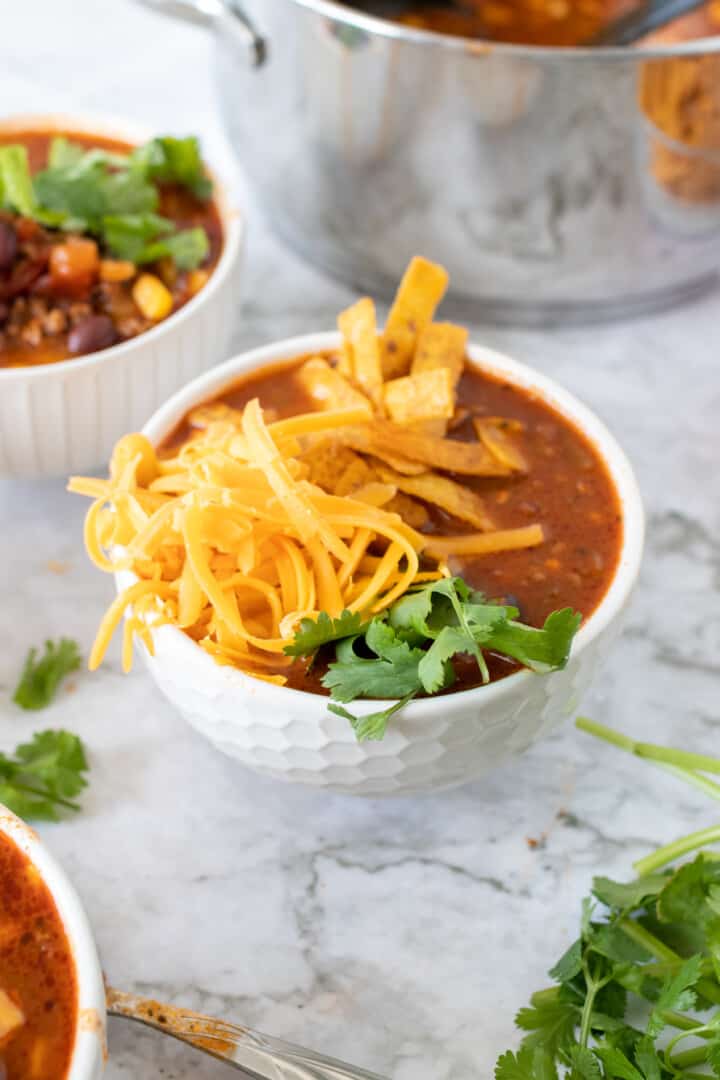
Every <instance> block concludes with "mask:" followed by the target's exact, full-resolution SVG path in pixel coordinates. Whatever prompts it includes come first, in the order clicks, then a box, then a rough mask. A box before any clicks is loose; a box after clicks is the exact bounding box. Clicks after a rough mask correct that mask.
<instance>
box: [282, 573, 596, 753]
mask: <svg viewBox="0 0 720 1080" xmlns="http://www.w3.org/2000/svg"><path fill="white" fill-rule="evenodd" d="M518 615H519V612H518V610H517V608H515V607H512V606H510V605H506V604H493V603H488V602H487V600H486V599H485V597H484V596H483V595H482V594H481V593H477V592H473V590H472V589H471V588H470V586H469V585H468V584H467V583H466V582H465V581H463V579H462V578H459V577H453V578H444V579H441V580H439V581H433V582H430V583H428V584H426V585H422V586H421V587H419V588H416V589H413V590H411V591H410V592H408V593H406V594H405V596H403V597H402V598H401V599H400V600H398V601H397V602H396V603H395V604H394V605H393V606H392V607H391V608H390V609H389V610H388V611H387V612H384V613H383V614H382V615H376V616H375V617H373V618H370V619H364V618H363V616H361V615H360V614H358V613H354V612H350V611H344V612H343V613H342V614H341V615H340V616H339V617H338V618H336V619H332V618H331V617H330V616H329V615H328V614H327V613H326V612H321V614H320V615H319V617H318V619H317V620H316V621H315V620H311V619H303V620H302V622H301V624H300V628H299V630H298V632H297V633H296V635H295V638H294V640H293V642H292V643H291V644H290V645H288V646H287V647H286V648H285V652H286V654H287V655H288V656H295V657H297V656H304V657H308V658H310V659H311V660H314V659H315V657H316V655H317V653H318V652H319V650H321V649H322V650H324V651H325V652H326V653H327V654H328V655H329V663H328V668H327V671H326V673H325V674H324V675H323V678H322V682H323V685H324V686H325V687H326V688H327V689H328V690H330V693H331V697H332V699H333V701H332V702H331V704H330V705H329V709H330V711H331V712H334V713H336V714H337V715H338V716H342V717H344V718H345V719H346V720H349V721H350V723H351V724H352V726H353V729H354V731H355V733H356V735H357V737H358V739H359V740H361V741H362V740H365V739H382V738H383V736H384V735H385V732H386V730H387V725H388V722H389V720H390V719H391V717H392V716H394V715H395V714H396V713H397V712H398V711H399V710H400V709H401V708H403V707H404V706H405V705H406V704H407V703H408V702H409V701H411V700H412V699H413V698H414V697H416V696H417V695H418V694H437V693H439V692H440V691H441V690H446V689H448V688H449V687H451V686H452V685H453V683H454V682H455V679H456V673H455V667H454V664H453V660H454V659H455V658H456V657H457V656H460V655H465V654H467V655H469V656H471V657H473V658H474V659H475V662H476V663H477V666H478V670H479V672H480V678H481V681H482V682H483V683H487V682H489V679H490V674H489V671H488V666H487V662H486V660H485V656H484V653H485V652H486V651H492V652H496V653H500V654H502V655H503V656H506V657H509V658H510V659H513V660H516V661H518V662H519V663H520V664H523V665H524V666H525V667H528V668H530V669H531V670H532V671H535V672H538V673H546V672H549V671H556V670H558V669H560V668H563V667H564V666H565V665H566V664H567V661H568V657H569V655H570V648H571V645H572V641H573V638H574V636H575V634H576V632H577V630H578V627H579V626H580V622H581V616H580V615H579V614H577V613H576V612H573V611H572V610H571V609H570V608H566V609H565V610H563V611H556V612H553V614H552V615H550V616H549V617H548V619H547V620H546V621H545V625H544V626H543V627H542V628H539V629H538V628H535V627H531V626H526V625H525V624H523V623H521V622H519V621H518ZM359 698H381V699H382V698H385V699H390V700H393V699H398V700H393V704H390V705H388V706H387V708H385V709H381V710H379V711H378V712H375V713H372V714H370V715H365V716H355V715H354V714H353V713H351V712H349V711H348V710H347V709H344V708H342V707H341V706H342V705H346V704H348V703H350V702H352V701H355V700H357V699H359ZM335 703H340V704H335Z"/></svg>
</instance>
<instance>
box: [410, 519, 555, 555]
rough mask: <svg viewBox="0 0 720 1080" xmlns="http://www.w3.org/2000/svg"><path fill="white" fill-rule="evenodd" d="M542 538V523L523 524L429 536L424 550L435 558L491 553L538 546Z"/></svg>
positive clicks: (543, 535) (543, 537)
mask: <svg viewBox="0 0 720 1080" xmlns="http://www.w3.org/2000/svg"><path fill="white" fill-rule="evenodd" d="M544 539H545V534H544V533H543V528H542V525H523V526H522V527H521V528H519V529H498V530H497V531H496V532H488V533H466V534H465V535H464V536H429V537H428V539H427V544H426V545H425V551H426V553H427V554H428V555H433V556H435V557H437V558H443V557H446V556H448V555H493V554H494V553H495V552H498V551H518V550H520V549H521V548H529V547H538V545H540V544H542V543H543V541H544Z"/></svg>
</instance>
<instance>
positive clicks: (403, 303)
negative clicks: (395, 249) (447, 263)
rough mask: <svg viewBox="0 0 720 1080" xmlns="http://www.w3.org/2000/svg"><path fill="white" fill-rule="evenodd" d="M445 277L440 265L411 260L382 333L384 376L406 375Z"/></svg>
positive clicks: (445, 281)
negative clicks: (419, 337)
mask: <svg viewBox="0 0 720 1080" xmlns="http://www.w3.org/2000/svg"><path fill="white" fill-rule="evenodd" d="M448 280H449V278H448V273H447V270H445V269H444V268H443V267H442V266H438V265H437V264H436V263H431V262H429V261H428V260H427V259H423V258H421V257H419V256H416V257H415V258H414V259H412V260H411V262H410V265H409V266H408V268H407V270H406V271H405V274H404V276H403V279H402V281H401V282H400V288H399V289H398V292H397V296H396V297H395V302H394V303H393V306H392V308H391V310H390V314H389V315H388V320H387V324H386V326H385V333H384V334H383V341H382V370H383V375H384V376H385V378H386V379H395V378H397V377H398V376H399V375H407V373H408V371H409V370H410V363H411V361H412V358H413V353H414V352H415V345H416V343H417V339H418V336H419V334H421V333H422V331H423V330H424V329H425V327H426V326H427V325H428V323H429V322H430V321H431V320H432V317H433V315H434V314H435V308H436V307H437V306H438V304H439V303H440V301H441V300H442V298H443V296H444V295H445V292H446V290H447V287H448Z"/></svg>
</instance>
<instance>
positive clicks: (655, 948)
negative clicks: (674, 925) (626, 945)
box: [618, 918, 682, 964]
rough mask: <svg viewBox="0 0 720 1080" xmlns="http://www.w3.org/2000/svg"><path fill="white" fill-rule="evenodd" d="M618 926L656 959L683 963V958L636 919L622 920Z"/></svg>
mask: <svg viewBox="0 0 720 1080" xmlns="http://www.w3.org/2000/svg"><path fill="white" fill-rule="evenodd" d="M618 926H619V927H620V929H621V930H622V932H623V933H624V934H625V935H626V936H627V937H629V938H630V940H631V941H634V942H635V943H636V944H637V945H640V947H641V948H643V949H645V951H646V952H649V953H650V955H651V956H654V957H656V959H658V960H661V961H665V962H667V963H675V964H680V963H682V957H681V956H679V955H678V954H677V953H676V952H673V950H672V949H671V948H670V947H669V945H666V944H665V943H664V942H663V941H660V939H659V938H656V937H655V935H654V934H651V933H650V931H649V930H646V929H645V927H644V926H641V925H640V923H639V922H636V921H635V920H634V919H628V918H626V919H620V921H619V922H618Z"/></svg>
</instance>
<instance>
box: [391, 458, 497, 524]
mask: <svg viewBox="0 0 720 1080" xmlns="http://www.w3.org/2000/svg"><path fill="white" fill-rule="evenodd" d="M378 473H379V474H380V477H381V479H382V480H384V481H385V483H387V484H393V485H394V486H395V487H396V488H397V489H398V490H399V491H404V492H405V494H406V495H414V496H415V498H416V499H422V501H423V502H426V503H430V504H431V505H432V506H437V507H439V508H440V509H441V510H445V511H446V512H447V513H448V514H452V516H453V517H455V518H457V519H458V521H467V522H468V524H470V525H474V526H475V528H476V529H480V530H481V531H482V532H490V531H491V530H492V529H493V528H494V526H493V523H492V521H491V519H490V518H489V517H488V515H487V512H486V510H485V504H484V503H483V501H482V499H481V498H480V496H479V495H478V494H477V492H475V491H472V490H471V489H470V488H467V487H463V486H462V485H461V484H456V483H455V481H454V480H450V478H449V477H447V476H438V474H437V473H433V472H427V473H423V474H422V476H402V475H401V474H400V473H396V472H394V471H393V470H392V469H386V468H382V467H380V468H379V469H378Z"/></svg>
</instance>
